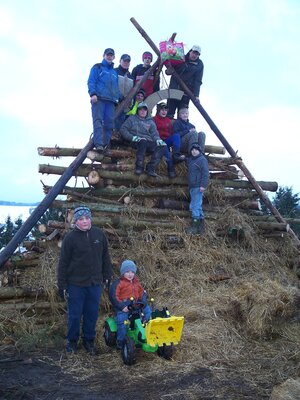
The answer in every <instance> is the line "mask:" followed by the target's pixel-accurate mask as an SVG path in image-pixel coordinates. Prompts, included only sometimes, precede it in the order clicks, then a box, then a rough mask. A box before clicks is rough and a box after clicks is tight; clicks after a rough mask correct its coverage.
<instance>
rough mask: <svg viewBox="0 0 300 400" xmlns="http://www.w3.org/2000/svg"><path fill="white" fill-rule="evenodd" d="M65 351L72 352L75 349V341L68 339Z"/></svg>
mask: <svg viewBox="0 0 300 400" xmlns="http://www.w3.org/2000/svg"><path fill="white" fill-rule="evenodd" d="M66 351H67V353H69V354H74V353H76V351H77V342H74V341H70V342H68V343H67V346H66Z"/></svg>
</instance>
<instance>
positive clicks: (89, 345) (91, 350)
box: [82, 339, 99, 356]
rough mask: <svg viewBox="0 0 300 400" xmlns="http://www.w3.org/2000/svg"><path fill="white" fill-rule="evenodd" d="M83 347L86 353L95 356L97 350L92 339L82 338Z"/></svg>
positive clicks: (97, 352)
mask: <svg viewBox="0 0 300 400" xmlns="http://www.w3.org/2000/svg"><path fill="white" fill-rule="evenodd" d="M82 344H83V347H84V348H85V350H86V351H87V353H88V354H90V355H91V356H96V355H98V354H99V350H98V349H97V348H96V346H95V342H94V340H85V339H84V340H83V341H82Z"/></svg>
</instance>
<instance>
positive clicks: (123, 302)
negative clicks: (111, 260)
mask: <svg viewBox="0 0 300 400" xmlns="http://www.w3.org/2000/svg"><path fill="white" fill-rule="evenodd" d="M136 271H137V267H136V265H135V263H134V262H133V261H131V260H125V261H123V262H122V264H121V267H120V274H121V277H120V278H119V279H117V280H115V281H114V282H113V283H112V285H111V287H110V291H109V297H110V300H111V302H112V304H113V306H114V308H115V311H116V321H117V348H119V349H120V348H121V347H122V343H123V340H124V339H125V336H126V331H127V326H126V325H125V324H124V322H125V321H126V320H127V319H128V311H129V309H128V305H129V304H130V303H131V300H130V298H131V297H133V298H134V300H135V301H141V302H143V304H144V309H143V313H144V316H145V320H146V321H149V319H150V318H151V312H152V311H151V308H150V306H149V305H148V304H147V293H146V291H145V290H144V288H143V287H142V285H141V284H140V281H139V279H138V278H137V276H136V275H135V274H136Z"/></svg>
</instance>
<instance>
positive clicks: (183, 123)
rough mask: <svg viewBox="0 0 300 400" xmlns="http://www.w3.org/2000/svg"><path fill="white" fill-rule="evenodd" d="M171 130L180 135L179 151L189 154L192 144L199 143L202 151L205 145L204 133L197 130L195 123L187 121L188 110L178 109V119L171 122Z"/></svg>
mask: <svg viewBox="0 0 300 400" xmlns="http://www.w3.org/2000/svg"><path fill="white" fill-rule="evenodd" d="M173 131H174V133H177V134H179V135H180V138H181V151H182V152H186V153H188V154H190V152H191V148H192V144H194V143H199V145H200V149H201V151H202V153H204V147H205V133H204V132H199V133H198V132H197V131H196V128H195V125H193V124H191V123H190V122H189V110H188V109H187V108H181V109H180V110H179V111H178V119H177V120H176V121H175V122H174V124H173Z"/></svg>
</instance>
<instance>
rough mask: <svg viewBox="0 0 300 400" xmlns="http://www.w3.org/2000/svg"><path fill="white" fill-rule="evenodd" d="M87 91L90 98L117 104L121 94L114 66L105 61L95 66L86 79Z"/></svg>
mask: <svg viewBox="0 0 300 400" xmlns="http://www.w3.org/2000/svg"><path fill="white" fill-rule="evenodd" d="M88 89H89V95H90V96H91V97H92V96H94V95H96V96H97V97H98V98H99V99H100V100H109V101H112V102H114V103H118V101H119V99H120V97H121V93H120V90H119V83H118V74H117V72H116V71H115V69H114V64H113V63H111V64H109V63H108V62H107V61H106V60H103V61H102V63H100V64H95V65H94V66H93V67H92V69H91V72H90V76H89V79H88Z"/></svg>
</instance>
